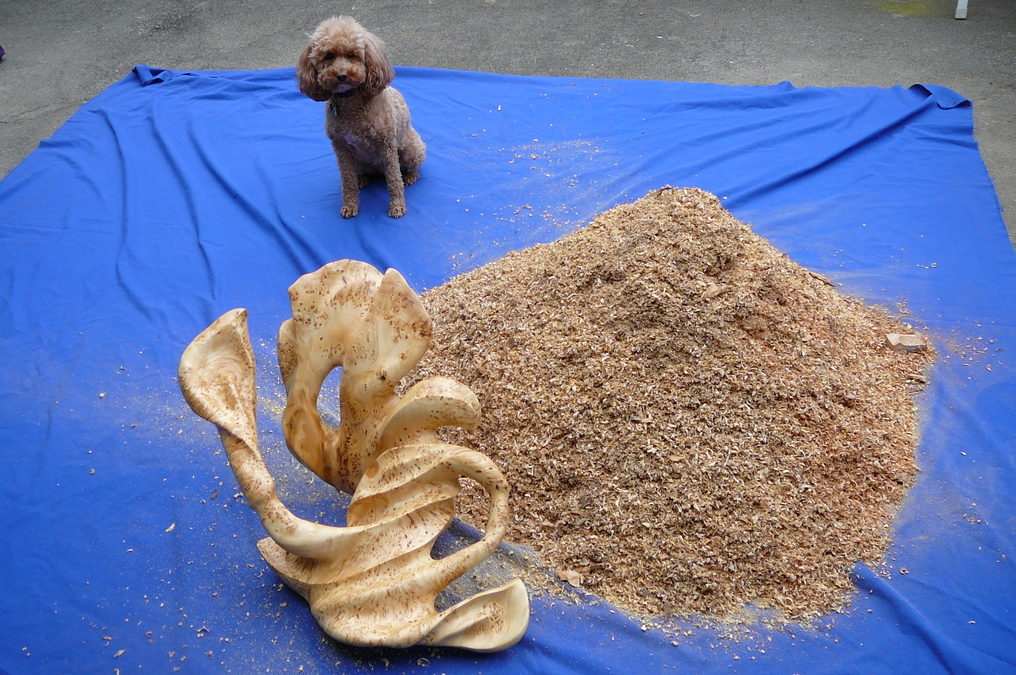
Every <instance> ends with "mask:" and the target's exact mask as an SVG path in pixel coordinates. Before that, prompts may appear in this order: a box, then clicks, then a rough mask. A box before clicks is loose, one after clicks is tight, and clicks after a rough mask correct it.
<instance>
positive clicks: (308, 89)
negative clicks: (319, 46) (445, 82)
mask: <svg viewBox="0 0 1016 675" xmlns="http://www.w3.org/2000/svg"><path fill="white" fill-rule="evenodd" d="M313 49H314V45H313V44H309V45H307V48H306V49H304V50H303V54H300V61H299V63H297V64H296V81H297V83H298V84H299V86H300V92H301V93H303V94H304V95H305V96H309V97H310V98H312V99H314V100H315V101H327V100H328V99H330V98H331V97H332V92H330V91H328V90H327V89H325V88H324V87H322V86H321V85H320V84H318V81H317V68H315V67H314V60H313V59H311V57H310V55H311V52H312V50H313Z"/></svg>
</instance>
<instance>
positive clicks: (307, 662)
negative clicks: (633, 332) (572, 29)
mask: <svg viewBox="0 0 1016 675" xmlns="http://www.w3.org/2000/svg"><path fill="white" fill-rule="evenodd" d="M395 84H396V86H397V87H398V88H399V89H400V90H401V91H402V92H403V94H404V95H405V97H406V99H407V100H408V102H409V104H410V107H411V109H412V112H413V120H414V123H415V125H416V127H417V129H418V130H419V131H420V133H421V135H422V136H423V138H424V139H425V141H426V142H427V144H428V148H429V156H428V159H427V161H426V163H425V164H424V166H423V169H422V172H421V178H420V180H419V182H418V183H417V184H415V185H413V186H411V187H409V188H408V189H407V199H408V205H409V213H408V215H407V216H405V217H404V218H401V219H398V220H393V219H390V218H388V217H387V216H386V215H385V214H386V204H387V194H386V192H385V188H384V185H383V184H382V183H375V184H372V185H371V186H370V187H368V188H367V189H365V190H364V191H363V193H362V196H361V209H360V215H359V216H358V217H356V218H354V219H351V220H343V219H342V218H340V217H339V215H338V212H339V205H340V188H339V177H338V171H337V168H336V165H335V161H334V157H333V155H332V151H331V148H330V146H329V144H328V142H327V140H326V138H325V136H324V133H323V105H322V104H319V103H315V102H313V101H310V100H309V99H307V98H305V97H303V96H301V95H300V94H299V93H298V91H297V90H296V86H295V80H294V73H293V71H292V70H291V69H289V70H273V71H256V72H176V71H168V70H159V69H156V68H149V67H145V66H138V67H137V68H136V69H135V70H134V72H132V73H131V74H130V75H128V76H127V77H125V78H124V79H123V80H122V81H120V82H118V83H116V84H114V85H113V86H111V87H110V88H109V89H108V90H106V91H105V92H103V93H102V94H101V95H99V96H98V97H96V98H95V99H94V100H93V101H91V102H89V103H87V104H85V105H84V106H82V108H81V109H80V111H79V112H78V113H77V114H75V115H74V116H73V117H72V118H71V119H70V120H69V121H68V122H67V123H66V124H65V125H64V126H63V127H62V128H60V129H59V130H58V131H57V132H56V133H55V134H54V135H53V137H52V138H50V139H48V140H45V141H43V142H42V143H41V145H40V148H39V149H38V150H37V151H36V152H34V153H33V154H32V155H30V156H29V157H28V158H27V159H26V160H25V161H24V162H22V163H21V164H20V165H19V166H18V167H16V168H15V169H14V170H13V171H12V172H11V173H10V174H9V175H8V176H7V177H6V178H5V179H4V180H3V181H2V182H0V453H2V455H0V456H2V458H3V465H4V471H3V472H2V478H0V513H2V514H3V515H2V517H0V673H4V674H18V675H20V674H27V673H47V674H51V673H57V672H65V673H72V672H73V673H117V672H119V673H124V674H126V673H134V672H157V673H171V672H185V673H205V672H207V673H230V672H237V673H262V672H263V673H268V672H271V673H278V672H287V673H296V672H301V673H359V672H385V673H426V672H434V673H484V674H492V673H518V672H528V673H562V674H563V673H576V674H578V673H667V672H676V673H727V672H744V673H783V674H788V673H923V674H933V673H1012V672H1016V633H1014V631H1016V565H1014V561H1013V556H1014V554H1016V546H1014V544H1016V506H1014V505H1016V466H1014V461H1013V448H1014V447H1016V423H1014V418H1016V368H1014V365H1016V364H1014V363H1013V359H1014V358H1016V326H1014V322H1013V317H1014V316H1016V311H1014V310H1016V295H1014V293H1013V288H1014V281H1016V259H1014V256H1013V252H1012V249H1011V248H1010V245H1009V242H1008V240H1007V238H1006V234H1005V229H1004V226H1003V222H1002V219H1001V215H1000V208H999V204H998V201H997V198H996V196H995V192H994V189H993V186H992V184H991V181H990V179H989V177H988V174H987V172H986V170H985V167H984V164H983V162H982V160H981V157H980V155H979V152H978V148H977V145H976V143H975V142H974V139H973V134H972V109H971V106H970V103H969V102H968V101H966V100H965V99H964V98H963V97H962V96H960V95H958V94H957V93H955V92H953V91H950V90H947V89H943V88H940V87H936V86H930V85H926V86H920V85H918V86H914V87H911V88H909V89H907V88H901V87H896V88H891V89H879V88H835V89H819V88H804V89H798V88H795V87H793V86H792V85H790V84H788V83H784V84H779V85H775V86H771V87H747V86H741V87H737V86H721V85H713V84H688V83H674V82H646V81H616V80H583V79H569V78H526V77H509V76H500V75H489V74H481V73H468V72H456V71H443V70H433V69H418V68H400V69H398V78H397V80H396V83H395ZM664 185H674V186H679V187H690V186H695V187H701V188H703V189H705V190H708V191H710V192H713V193H715V194H717V195H718V196H720V197H721V200H722V202H723V204H724V205H725V206H727V207H728V208H729V209H730V210H731V211H732V212H733V213H734V214H735V215H736V216H737V217H739V218H740V219H742V220H745V221H749V222H752V223H753V224H754V226H755V230H756V232H758V233H760V234H761V235H763V236H765V237H767V238H768V239H769V240H770V241H772V242H773V243H774V244H775V245H776V246H777V247H778V248H780V249H781V250H783V251H784V252H786V253H787V254H789V255H790V256H791V257H792V258H794V259H795V260H797V261H798V262H800V263H801V264H803V265H805V266H806V267H809V268H811V269H813V270H816V271H818V272H820V273H822V274H824V275H827V276H828V277H830V278H831V279H833V280H834V281H835V282H836V283H837V284H838V285H839V286H840V287H841V288H842V289H843V291H844V292H846V293H849V294H853V295H855V296H858V297H862V298H864V299H865V300H867V301H869V302H871V303H880V304H884V305H887V306H890V307H894V306H897V305H901V304H905V305H906V308H907V310H908V311H909V313H910V315H911V317H912V320H913V321H914V322H915V323H916V324H918V325H919V326H920V327H921V328H922V329H926V330H927V331H929V333H930V334H931V336H932V337H933V339H934V340H935V342H936V345H937V347H938V349H939V359H938V362H937V364H936V366H935V368H934V371H933V376H932V379H931V383H930V385H929V387H928V389H927V390H926V392H925V393H924V394H923V395H922V397H921V399H920V409H921V419H922V422H921V427H922V434H923V436H922V441H921V443H920V447H919V456H918V461H919V465H920V468H921V474H920V476H919V480H918V482H917V485H916V487H915V488H914V489H913V490H912V492H911V494H910V496H909V498H908V500H907V501H906V503H905V505H904V508H903V509H902V512H901V513H900V515H899V518H898V521H897V527H896V532H895V538H894V544H893V547H892V549H891V551H890V559H889V565H888V566H887V569H885V570H870V569H867V568H866V567H864V566H858V567H857V568H856V569H855V570H854V573H855V577H856V585H857V589H858V595H857V597H856V598H855V600H854V602H853V603H852V604H851V606H850V607H848V608H847V609H846V610H845V611H844V612H843V613H837V614H833V615H831V616H828V617H824V618H823V619H821V620H820V621H818V622H817V623H816V624H815V625H814V626H812V627H791V628H788V629H786V630H777V629H769V628H766V627H765V626H764V625H761V624H760V625H757V626H754V627H752V628H751V630H750V631H749V633H750V637H748V638H745V639H743V640H741V641H735V640H730V639H727V638H725V637H723V636H722V635H721V632H720V631H718V630H716V629H712V628H708V627H701V626H699V625H697V624H696V623H695V622H693V621H690V622H688V624H687V626H685V627H684V628H685V630H684V631H683V632H682V634H681V635H680V636H678V637H677V638H672V637H668V636H666V635H664V634H662V633H661V632H659V631H656V630H645V631H643V630H641V626H640V624H639V623H638V622H637V621H633V620H631V619H629V618H627V617H625V616H624V615H623V614H622V613H621V612H617V611H614V610H613V609H612V608H611V607H609V606H608V605H606V604H598V605H590V604H585V605H582V606H573V605H568V604H566V603H562V602H560V601H554V600H551V599H546V598H536V599H535V600H534V604H533V608H534V613H533V617H532V622H531V625H530V628H529V632H528V633H527V635H526V637H525V638H524V639H523V641H522V642H521V643H520V644H519V645H517V646H516V647H514V648H512V649H510V650H509V651H507V652H504V653H500V654H494V655H477V654H471V653H466V652H457V651H454V650H436V649H423V648H414V649H410V650H407V651H398V650H385V649H371V650H361V649H354V648H350V647H345V646H342V645H338V644H336V643H334V642H333V641H331V640H328V639H326V638H324V637H323V634H322V633H321V632H320V630H319V629H318V628H317V627H316V625H315V624H314V623H313V621H312V619H311V617H310V615H309V612H308V611H307V608H306V605H305V604H304V603H303V602H302V600H300V599H299V597H298V596H296V595H295V594H294V593H292V592H291V591H289V589H287V588H283V587H282V586H281V584H280V582H279V580H278V579H277V578H276V577H275V576H274V575H273V573H272V572H271V571H270V570H268V569H267V567H266V565H265V564H264V563H263V561H262V560H261V559H260V557H259V556H258V554H257V551H256V549H255V542H256V541H257V540H258V539H259V538H261V537H262V536H263V530H262V529H261V526H260V524H259V522H258V520H257V518H256V516H255V515H254V513H253V512H252V511H250V510H249V509H248V508H247V507H246V506H245V505H243V504H242V503H241V502H240V501H239V500H237V499H235V498H234V495H235V494H236V493H237V492H238V489H237V487H236V483H235V480H234V478H233V476H232V474H231V472H230V469H229V468H228V465H227V464H226V460H225V455H224V453H223V452H222V451H221V448H220V445H219V441H218V439H217V437H216V434H215V432H214V428H213V427H212V426H211V425H210V424H208V423H207V422H204V421H203V420H200V419H199V418H197V417H196V416H195V415H193V413H191V412H190V410H189V409H188V408H187V407H186V404H185V403H184V402H183V400H182V397H181V396H180V393H179V391H178V389H177V385H176V382H175V379H174V376H175V374H176V366H177V362H178V359H179V357H180V354H181V352H182V351H183V349H184V347H185V346H186V345H187V344H188V343H189V342H190V340H191V339H192V338H193V337H194V336H195V335H196V334H197V333H198V332H200V331H201V330H202V329H203V328H204V327H205V326H207V325H208V324H209V323H211V322H212V321H213V320H214V319H215V318H216V317H218V316H219V315H220V314H222V313H223V312H225V311H227V310H229V309H232V308H234V307H246V308H248V309H249V312H250V321H251V324H250V325H251V334H252V339H253V342H254V344H255V349H256V351H257V357H258V368H259V386H260V396H261V410H260V411H259V412H260V424H261V436H262V439H263V443H264V445H265V448H264V450H265V453H266V457H267V460H268V462H269V464H270V466H272V468H273V471H274V472H275V474H276V476H277V477H278V479H279V481H280V496H281V497H282V498H283V500H284V501H285V502H286V503H287V505H289V506H290V507H291V508H293V510H294V511H296V512H297V513H298V514H300V515H303V516H305V517H309V518H314V519H319V518H320V519H322V520H324V521H326V522H331V523H336V524H341V523H342V513H341V508H340V507H338V506H335V503H334V502H333V501H331V497H330V496H329V493H328V490H326V489H323V488H322V487H321V486H319V485H307V484H306V481H305V480H304V478H303V477H304V476H305V474H299V473H298V472H297V471H296V465H295V461H294V460H292V459H291V458H290V457H289V456H288V454H287V452H286V450H285V449H284V444H283V442H282V440H281V434H280V432H279V420H278V411H279V403H280V400H281V390H282V388H281V384H280V383H279V382H278V374H277V368H276V366H275V363H274V359H273V356H272V348H273V345H274V339H275V333H276V330H277V328H278V326H279V324H280V323H281V322H282V321H283V320H284V319H285V318H286V317H287V316H288V315H289V306H288V298H287V295H286V289H287V287H288V286H289V285H290V284H291V283H292V282H293V281H294V280H295V279H296V278H297V277H298V276H299V275H301V274H303V273H306V272H309V271H313V270H315V269H317V268H318V267H320V266H321V265H323V264H325V263H327V262H330V261H333V260H337V259H341V258H355V259H360V260H364V261H367V262H369V263H371V264H373V265H375V266H377V267H379V268H381V269H385V268H387V267H394V268H397V269H399V270H400V271H402V272H403V274H404V275H405V276H406V278H407V279H408V280H409V282H410V283H411V284H412V285H413V286H414V287H415V288H416V289H417V290H418V291H423V290H425V289H427V288H429V287H432V286H435V285H438V284H440V283H442V282H444V281H445V280H447V279H449V278H450V277H451V276H453V275H455V274H457V273H460V272H463V271H466V270H468V269H471V268H473V267H476V266H479V265H481V264H483V263H486V262H488V261H491V260H494V259H497V258H499V257H501V256H502V255H504V254H505V253H506V252H508V251H509V250H513V249H519V248H523V247H526V246H530V245H532V244H535V243H538V242H547V241H552V240H554V239H556V238H557V237H559V236H560V235H562V234H564V233H566V232H569V231H571V230H573V229H574V228H576V227H581V226H582V225H584V224H585V223H587V222H588V221H589V220H590V218H591V217H592V216H593V215H595V214H596V213H598V212H600V211H603V210H605V209H607V208H609V207H611V206H614V205H615V204H618V203H620V202H624V201H631V200H634V199H637V198H639V197H642V196H644V195H645V193H646V192H648V191H649V190H652V189H656V188H659V187H662V186H664ZM287 476H288V478H287ZM902 568H906V569H907V571H908V572H909V573H908V574H902V573H901V572H902ZM300 668H302V670H300Z"/></svg>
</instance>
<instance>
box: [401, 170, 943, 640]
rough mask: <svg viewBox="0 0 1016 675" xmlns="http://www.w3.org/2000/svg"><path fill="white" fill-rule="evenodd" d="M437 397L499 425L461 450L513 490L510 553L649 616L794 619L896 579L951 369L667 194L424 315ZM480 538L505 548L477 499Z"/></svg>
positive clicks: (467, 511) (431, 303) (701, 195)
mask: <svg viewBox="0 0 1016 675" xmlns="http://www.w3.org/2000/svg"><path fill="white" fill-rule="evenodd" d="M423 300H424V303H425V305H426V307H427V308H428V310H429V311H430V313H431V315H432V317H433V319H434V346H433V348H432V349H431V351H430V352H429V353H428V354H427V356H426V357H425V358H424V360H423V361H422V362H421V364H420V366H419V368H418V370H417V375H418V376H419V377H425V376H429V375H443V376H447V377H454V378H455V379H458V380H460V381H462V382H464V383H466V384H468V385H469V386H470V387H471V388H472V389H473V390H474V391H475V392H476V394H477V396H478V397H479V399H480V402H481V404H482V406H483V420H482V422H481V425H480V427H479V428H478V429H477V430H476V431H475V432H474V433H472V434H467V433H466V432H463V431H461V430H448V431H447V432H446V433H447V436H448V438H449V440H451V441H453V442H459V443H462V444H464V445H467V446H470V447H474V448H476V449H478V450H479V451H481V452H484V453H486V454H487V455H489V456H490V457H491V458H493V459H494V460H495V461H496V462H497V463H498V464H499V465H500V466H501V468H502V470H503V471H504V472H505V474H506V476H507V477H508V481H509V483H510V484H511V486H512V490H513V494H512V504H513V511H514V515H513V518H514V520H513V524H512V527H511V529H510V531H509V534H508V539H509V540H510V541H512V542H514V543H517V544H521V545H524V546H528V547H531V548H533V549H534V550H535V551H537V552H538V553H539V555H540V556H541V557H542V559H543V560H544V561H545V562H546V564H548V565H549V566H550V567H551V569H554V570H557V571H558V577H559V578H561V579H563V580H566V581H568V582H569V583H570V584H572V585H577V586H580V587H581V588H583V589H587V590H589V591H591V592H594V593H595V594H597V595H599V596H600V597H603V598H605V599H606V600H608V601H610V602H611V603H613V604H615V605H616V606H618V607H620V608H622V609H625V610H628V611H631V612H634V613H636V614H640V615H672V616H690V615H693V614H700V615H705V616H714V617H722V616H725V615H731V614H734V613H737V612H739V611H743V609H744V607H745V606H746V605H748V604H749V603H751V604H753V605H754V606H755V607H759V608H771V609H773V610H776V611H777V612H779V613H782V614H783V615H784V616H786V617H788V618H791V619H797V620H799V619H808V618H811V617H815V616H818V615H821V614H823V613H826V612H828V611H830V610H832V609H835V608H837V607H839V606H841V605H842V604H843V603H844V602H845V601H846V599H847V598H848V597H849V594H850V593H851V591H852V583H851V580H850V576H849V570H850V568H851V567H852V566H853V565H854V564H855V562H856V561H861V562H864V563H866V564H869V565H876V566H877V565H878V564H879V563H880V562H881V561H882V560H883V557H884V554H885V552H886V549H887V547H888V545H889V535H890V532H891V524H892V519H893V515H894V513H895V510H896V509H897V507H898V506H899V504H900V502H901V501H902V499H903V497H904V495H905V493H906V490H907V488H908V487H909V486H910V485H912V483H913V480H914V476H915V472H916V469H915V464H914V447H915V443H916V436H917V414H916V409H915V404H914V395H915V393H916V392H917V391H918V390H919V388H920V386H921V385H922V383H924V382H926V381H927V379H926V375H925V370H926V369H927V368H929V367H930V364H931V363H932V361H933V360H934V352H933V351H932V350H926V351H922V352H918V353H905V352H895V351H892V350H890V349H889V348H887V347H886V346H885V336H886V334H887V333H909V332H913V331H911V330H908V328H907V327H905V326H903V325H902V324H901V323H900V321H899V320H898V319H895V318H893V317H891V316H889V315H888V314H887V313H886V312H884V311H881V310H879V309H875V308H871V307H867V306H865V305H864V304H863V303H861V302H859V301H857V300H855V299H851V298H849V297H846V296H844V295H842V294H840V293H839V292H838V291H837V290H836V289H835V287H834V286H833V284H832V283H831V282H830V281H829V280H827V279H825V278H824V277H822V276H821V275H818V274H815V273H812V272H809V271H808V270H805V269H804V268H802V267H801V266H799V265H798V264H797V263H795V262H793V261H792V260H790V259H789V258H788V257H787V256H785V255H784V254H782V253H780V252H779V251H777V250H776V249H775V248H773V247H772V246H771V245H770V244H769V243H768V242H766V241H765V240H764V239H763V238H761V237H759V236H757V235H755V234H754V233H753V232H752V231H751V230H750V229H749V228H748V227H747V226H745V225H744V224H742V223H741V222H739V221H738V220H736V219H735V218H734V217H733V216H732V215H731V214H730V213H729V212H727V211H726V210H725V209H723V207H722V206H721V205H720V203H719V200H717V198H716V197H715V196H713V195H711V194H708V193H706V192H702V191H700V190H695V189H673V188H664V189H662V190H658V191H655V192H652V193H650V194H649V195H648V196H646V197H645V198H643V199H641V200H639V201H637V202H635V203H633V204H624V205H621V206H618V207H616V208H614V209H611V210H609V211H607V212H605V213H603V214H601V215H600V216H598V217H597V218H596V219H595V220H594V221H593V222H592V223H591V224H590V225H588V226H587V227H585V228H582V229H580V230H578V231H576V232H574V233H572V234H570V235H568V236H566V237H563V238H562V239H560V240H558V241H556V242H554V243H552V244H545V245H539V246H536V247H533V248H530V249H526V250H523V251H518V252H514V253H511V254H509V255H508V256H506V257H505V258H503V259H502V260H499V261H497V262H494V263H491V264H488V265H486V266H484V267H481V268H479V269H476V270H473V271H472V272H469V273H467V274H464V275H462V276H459V277H457V278H455V279H452V280H451V281H449V282H448V283H446V284H444V285H442V286H440V287H438V288H434V289H431V290H430V291H428V292H427V293H425V294H424V296H423ZM460 511H461V513H460V515H461V516H462V517H463V518H464V519H465V520H466V521H468V522H470V523H472V524H474V525H477V526H480V527H482V526H483V523H484V518H485V505H484V500H483V499H482V495H480V494H478V492H477V491H476V490H475V489H472V490H471V489H466V490H465V491H464V492H463V494H462V496H461V498H460Z"/></svg>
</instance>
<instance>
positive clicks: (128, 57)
mask: <svg viewBox="0 0 1016 675" xmlns="http://www.w3.org/2000/svg"><path fill="white" fill-rule="evenodd" d="M955 7H956V1H955V0H886V1H884V2H880V1H879V0H797V1H796V2H795V1H794V0H669V1H668V0H647V1H644V2H637V1H636V0H627V1H620V0H618V1H609V0H595V1H594V0H587V1H580V0H557V1H555V0H408V1H404V2H391V1H376V2H366V1H362V0H357V2H353V3H350V2H336V3H324V2H314V1H308V0H280V1H276V2H272V1H270V0H237V1H233V2H229V1H226V0H219V1H200V2H199V1H197V0H134V1H130V0H128V1H117V0H49V1H45V0H0V45H2V46H3V48H4V49H5V50H6V51H7V55H6V57H5V58H4V59H3V60H2V61H0V176H2V175H6V174H7V173H8V172H9V171H10V170H11V169H12V168H13V167H14V166H16V165H17V164H18V163H19V162H20V161H21V160H22V159H23V158H24V157H25V156H26V155H28V154H29V153H30V152H32V151H33V150H34V149H35V148H36V147H37V145H38V143H39V141H40V140H41V139H44V138H48V137H49V136H50V135H51V134H52V133H53V132H54V131H55V130H56V129H57V128H58V127H59V126H60V125H61V124H62V123H63V122H64V121H65V120H66V119H67V118H68V117H69V116H70V115H72V114H73V113H74V112H75V111H76V110H77V108H78V107H79V106H80V105H81V104H82V103H84V102H85V101H87V100H88V99H90V98H92V97H93V96H95V95H96V94H98V93H99V92H100V91H102V90H103V89H105V88H106V87H107V86H109V85H110V84H112V83H113V82H115V81H117V80H119V79H120V78H122V77H123V76H124V75H126V74H127V73H128V72H129V71H130V69H131V68H132V67H133V66H134V65H135V64H137V63H146V64H148V65H151V66H158V67H163V68H171V69H261V68H281V67H290V66H294V65H295V63H296V59H297V57H298V55H299V53H300V51H301V49H302V48H303V47H304V45H305V44H306V37H307V35H308V33H309V32H310V31H311V30H312V29H313V28H314V26H315V25H316V24H317V23H318V21H320V20H321V19H324V18H327V17H328V16H332V15H336V14H348V15H351V16H353V17H355V18H356V19H357V20H359V21H360V23H362V24H363V25H364V26H365V27H367V28H368V29H369V30H371V31H372V32H374V33H376V34H378V35H379V36H380V37H381V38H382V39H384V40H385V42H386V43H387V45H388V48H389V54H390V56H391V58H392V60H393V62H394V63H396V64H398V65H411V66H427V67H434V68H454V69H463V70H474V71H485V72H496V73H508V74H516V75H559V76H570V77H609V78H630V79H658V80H678V81H688V82H716V83H720V84H750V85H767V84H775V83H778V82H782V81H784V80H789V81H790V82H792V83H793V84H794V85H796V86H809V85H814V86H822V87H832V86H878V87H890V86H894V85H903V86H909V85H912V84H917V83H925V84H938V85H943V86H946V87H950V88H951V89H954V90H956V91H958V92H959V93H961V94H962V95H964V96H966V97H967V98H968V99H970V100H971V101H973V103H974V119H975V137H976V139H977V141H978V143H979V145H980V149H981V154H982V156H983V157H984V160H985V163H986V164H987V166H988V171H989V172H990V174H991V176H992V180H993V181H994V183H995V188H996V190H997V192H998V195H999V198H1000V200H1001V202H1002V204H1003V206H1004V208H1005V212H1004V215H1005V217H1006V221H1007V226H1008V230H1009V235H1010V239H1011V240H1012V241H1016V0H970V4H969V9H968V13H967V18H966V19H965V20H956V19H954V18H953V14H954V10H955Z"/></svg>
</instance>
